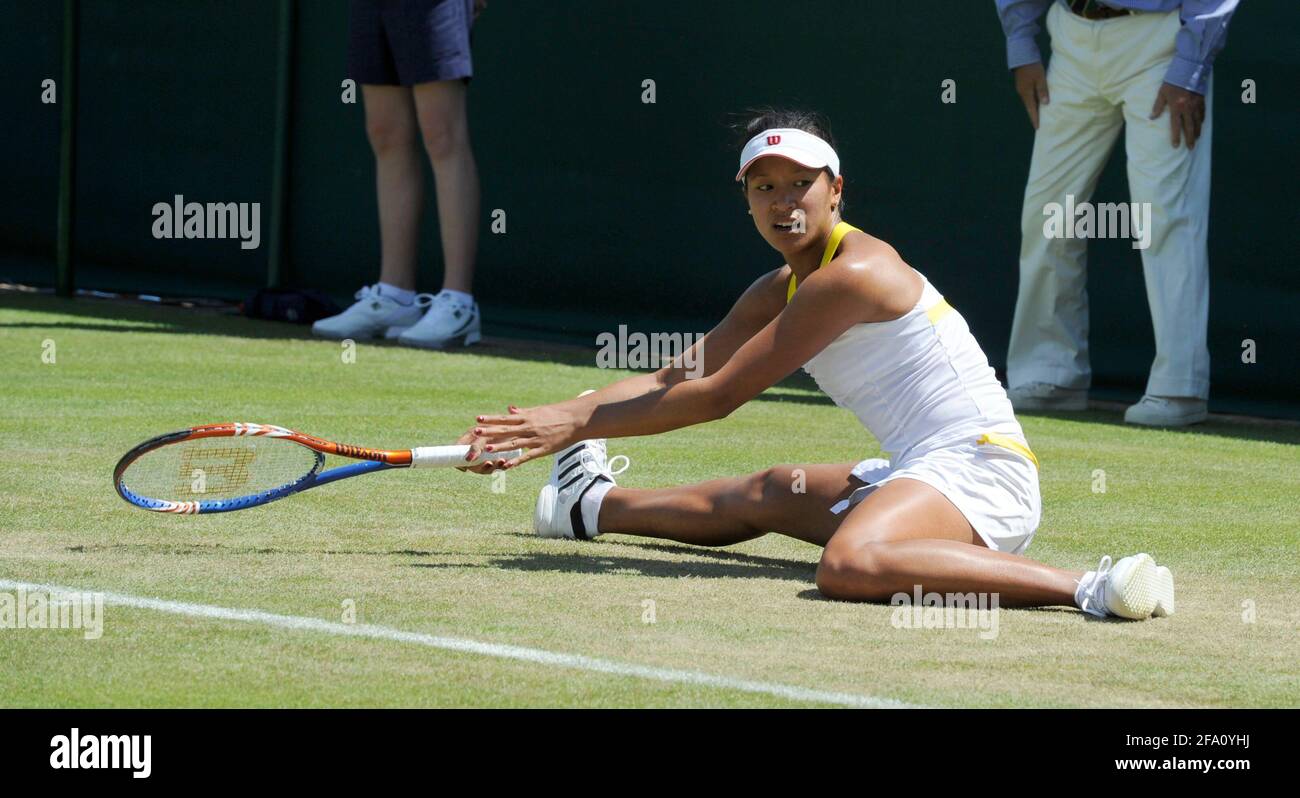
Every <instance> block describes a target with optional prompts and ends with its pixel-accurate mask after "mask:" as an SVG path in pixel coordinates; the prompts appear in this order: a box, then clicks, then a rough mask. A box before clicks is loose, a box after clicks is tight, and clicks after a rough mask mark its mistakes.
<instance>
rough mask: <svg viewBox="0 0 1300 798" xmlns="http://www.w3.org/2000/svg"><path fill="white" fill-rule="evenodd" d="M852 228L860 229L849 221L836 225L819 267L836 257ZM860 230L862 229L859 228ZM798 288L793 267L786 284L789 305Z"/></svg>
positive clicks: (786, 297) (786, 301) (786, 300)
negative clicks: (836, 251) (841, 243)
mask: <svg viewBox="0 0 1300 798" xmlns="http://www.w3.org/2000/svg"><path fill="white" fill-rule="evenodd" d="M851 230H858V228H856V227H854V226H853V225H851V224H849V223H848V222H840V223H839V224H837V225H835V228H834V229H833V230H831V237H830V238H828V239H827V240H826V251H825V252H823V253H822V260H821V263H818V264H817V268H818V269H820V268H821V267H823V266H825V265H826V264H828V263H830V262H831V258H833V257H835V250H837V249H839V248H840V242H841V241H843V240H844V236H846V235H848V233H849V231H851ZM858 232H859V233H860V232H862V231H861V230H858ZM798 289H799V281H798V278H797V277H795V274H794V270H793V269H791V270H790V282H789V283H787V284H786V288H785V303H786V304H787V305H788V304H790V300H791V299H793V298H794V292H795V291H797V290H798Z"/></svg>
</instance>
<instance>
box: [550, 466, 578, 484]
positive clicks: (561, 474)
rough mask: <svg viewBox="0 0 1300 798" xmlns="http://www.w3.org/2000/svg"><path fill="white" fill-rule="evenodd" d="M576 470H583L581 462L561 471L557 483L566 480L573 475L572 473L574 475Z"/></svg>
mask: <svg viewBox="0 0 1300 798" xmlns="http://www.w3.org/2000/svg"><path fill="white" fill-rule="evenodd" d="M575 468H582V463H581V462H577V463H573V464H572V465H570V466H569V467H568V468H566V469H564V470H563V471H561V472H560V475H559V476H558V477H556V478H555V481H556V482H559V481H560V480H562V479H564V478H565V477H567V476H568V475H569V474H572V473H573V469H575Z"/></svg>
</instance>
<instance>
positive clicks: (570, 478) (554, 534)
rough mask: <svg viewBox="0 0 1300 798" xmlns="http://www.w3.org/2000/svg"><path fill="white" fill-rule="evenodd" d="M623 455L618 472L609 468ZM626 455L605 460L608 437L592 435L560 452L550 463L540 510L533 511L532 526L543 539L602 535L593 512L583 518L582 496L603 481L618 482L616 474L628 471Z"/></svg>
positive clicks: (538, 500) (541, 494)
mask: <svg viewBox="0 0 1300 798" xmlns="http://www.w3.org/2000/svg"><path fill="white" fill-rule="evenodd" d="M620 457H622V458H623V466H622V468H619V469H618V470H617V471H614V470H612V469H611V468H610V466H611V465H612V464H613V462H614V461H615V460H617V459H618V458H620ZM627 466H628V459H627V456H626V455H621V454H620V455H616V456H615V457H614V458H613V459H611V460H609V461H608V462H606V460H605V439H604V438H593V439H591V440H587V441H578V442H577V443H575V444H574V445H572V446H570V447H569V448H567V449H565V450H564V451H562V452H560V453H559V454H558V455H557V456H556V458H555V465H553V466H551V478H550V480H549V481H548V482H547V483H546V485H544V486H543V487H542V492H541V493H540V494H539V495H538V496H537V509H536V511H535V512H534V513H533V529H534V531H536V532H537V534H538V535H541V536H542V537H544V538H576V539H577V540H590V539H591V538H594V537H596V535H598V534H600V532H599V530H597V529H596V525H595V520H596V519H595V518H594V517H593V516H594V514H592V513H588V518H586V519H584V518H583V513H582V497H583V496H584V495H586V493H587V491H589V490H591V489H592V488H593V487H594V486H596V485H597V484H599V483H601V482H608V483H610V485H611V486H612V485H616V484H618V483H616V482H614V477H615V476H616V475H618V474H621V473H623V472H624V471H626V470H627Z"/></svg>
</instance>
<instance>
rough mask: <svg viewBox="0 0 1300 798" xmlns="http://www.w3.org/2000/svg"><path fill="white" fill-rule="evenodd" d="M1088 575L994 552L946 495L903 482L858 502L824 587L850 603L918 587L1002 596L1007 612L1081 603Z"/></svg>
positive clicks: (827, 560) (836, 539) (831, 555)
mask: <svg viewBox="0 0 1300 798" xmlns="http://www.w3.org/2000/svg"><path fill="white" fill-rule="evenodd" d="M1082 576H1083V572H1081V571H1067V570H1063V569H1061V568H1053V567H1051V566H1049V565H1044V564H1042V563H1040V562H1036V561H1034V560H1030V559H1029V558H1027V557H1021V556H1019V555H1015V554H1007V553H1005V552H998V551H992V550H990V549H988V548H987V547H985V545H984V542H983V540H982V539H981V538H980V537H979V536H978V535H976V534H975V530H974V529H972V528H971V525H970V524H969V523H968V522H967V521H966V518H965V516H963V515H962V514H961V512H960V511H958V510H957V508H956V507H955V506H953V504H952V503H951V502H949V501H948V499H947V498H946V497H944V495H943V494H942V493H940V492H939V491H938V490H936V489H935V488H933V487H931V486H930V485H927V484H925V483H924V482H918V481H916V480H912V479H898V480H894V481H893V482H888V483H886V484H884V485H882V486H881V487H879V488H878V489H876V490H875V491H874V492H872V494H871V495H870V496H868V497H867V498H866V499H865V500H864V501H863V502H862V503H860V504H858V505H857V506H856V507H854V508H853V510H852V511H851V512H850V513H849V515H848V517H846V518H845V519H844V522H843V524H842V525H841V526H840V528H839V530H838V531H836V533H835V535H834V536H833V537H832V538H831V540H830V542H829V543H828V544H827V545H826V551H824V552H823V553H822V560H821V563H820V565H819V566H818V568H817V587H818V589H819V590H821V592H822V593H824V594H825V595H827V596H829V597H831V598H838V599H844V600H850V601H887V600H889V598H890V597H891V596H892V595H893V594H895V593H911V592H912V591H913V590H914V589H915V588H916V586H918V585H919V586H920V588H921V590H922V591H925V592H936V593H967V592H977V593H996V594H998V602H999V604H1001V605H1003V606H1050V605H1069V606H1072V605H1073V604H1074V589H1075V586H1076V583H1077V581H1078V580H1079V579H1080V578H1081V577H1082Z"/></svg>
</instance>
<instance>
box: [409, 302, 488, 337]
mask: <svg viewBox="0 0 1300 798" xmlns="http://www.w3.org/2000/svg"><path fill="white" fill-rule="evenodd" d="M482 338H483V333H482V331H481V327H480V324H479V315H478V303H477V302H470V303H468V304H465V303H462V302H460V301H458V300H456V299H453V298H452V296H451V295H450V294H448V293H446V292H441V293H438V294H437V295H435V296H434V297H433V303H432V305H431V306H430V308H429V312H428V313H426V314H424V318H422V319H420V320H419V322H417V323H416V324H415V325H414V326H412V327H411V328H410V329H409V330H407V331H406V332H404V333H402V334H401V335H399V336H398V337H397V342H398V343H399V344H404V345H406V346H416V347H419V348H421V349H446V348H447V347H449V346H469V345H470V344H476V343H478V342H479V341H480V340H481V339H482Z"/></svg>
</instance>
